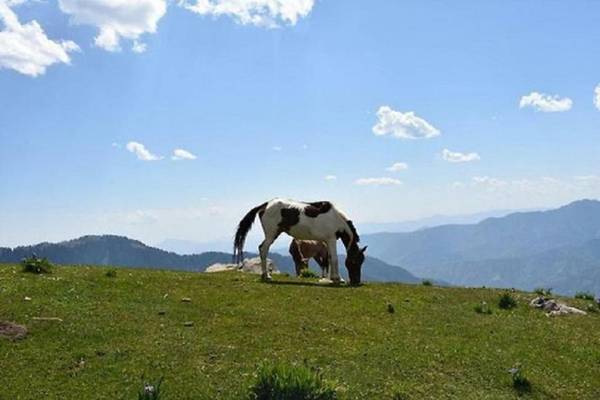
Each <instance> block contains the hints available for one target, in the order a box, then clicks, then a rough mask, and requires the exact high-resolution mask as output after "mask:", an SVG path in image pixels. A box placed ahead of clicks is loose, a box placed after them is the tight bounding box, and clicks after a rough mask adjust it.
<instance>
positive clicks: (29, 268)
mask: <svg viewBox="0 0 600 400" xmlns="http://www.w3.org/2000/svg"><path fill="white" fill-rule="evenodd" d="M21 265H22V266H23V272H31V273H33V274H49V273H51V272H52V271H51V270H52V268H53V267H54V266H53V265H52V263H51V262H50V261H48V259H47V258H46V257H44V258H39V257H38V256H36V255H35V254H33V255H32V256H31V257H28V258H24V259H23V261H21Z"/></svg>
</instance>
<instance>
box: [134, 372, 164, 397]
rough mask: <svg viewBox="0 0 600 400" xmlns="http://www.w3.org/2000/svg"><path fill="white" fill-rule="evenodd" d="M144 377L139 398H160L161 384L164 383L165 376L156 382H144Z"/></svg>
mask: <svg viewBox="0 0 600 400" xmlns="http://www.w3.org/2000/svg"><path fill="white" fill-rule="evenodd" d="M143 380H144V378H143V377H142V385H143V387H142V389H141V390H140V391H139V392H138V400H160V398H161V394H160V386H161V385H162V381H163V378H160V379H159V380H158V382H156V383H146V382H143Z"/></svg>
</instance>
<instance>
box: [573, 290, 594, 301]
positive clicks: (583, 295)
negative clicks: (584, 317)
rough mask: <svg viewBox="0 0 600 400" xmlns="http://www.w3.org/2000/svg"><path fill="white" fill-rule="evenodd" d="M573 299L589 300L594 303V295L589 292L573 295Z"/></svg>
mask: <svg viewBox="0 0 600 400" xmlns="http://www.w3.org/2000/svg"><path fill="white" fill-rule="evenodd" d="M575 298H576V299H582V300H591V301H594V295H593V294H591V293H590V292H577V293H576V294H575Z"/></svg>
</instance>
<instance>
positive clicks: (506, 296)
mask: <svg viewBox="0 0 600 400" xmlns="http://www.w3.org/2000/svg"><path fill="white" fill-rule="evenodd" d="M517 304H518V303H517V299H515V298H514V297H513V296H512V295H511V294H510V293H508V292H504V293H502V295H500V298H499V299H498V307H500V308H502V309H504V310H510V309H511V308H515V307H516V306H517Z"/></svg>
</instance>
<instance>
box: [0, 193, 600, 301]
mask: <svg viewBox="0 0 600 400" xmlns="http://www.w3.org/2000/svg"><path fill="white" fill-rule="evenodd" d="M364 244H367V245H368V246H369V248H368V251H367V253H368V255H369V256H368V257H367V258H366V260H365V264H364V268H363V277H364V280H371V281H400V282H409V283H416V282H419V281H420V280H421V279H420V278H417V277H432V278H434V279H435V280H436V281H438V282H444V283H445V282H447V283H449V284H452V285H460V286H492V287H514V288H519V289H524V290H532V289H534V288H537V287H544V288H552V289H554V291H555V292H557V293H561V294H567V295H572V294H575V293H576V292H578V291H588V292H592V293H595V294H596V295H600V201H597V200H579V201H576V202H573V203H571V204H568V205H565V206H563V207H560V208H557V209H553V210H545V211H533V212H516V213H512V214H509V215H505V216H501V217H491V218H486V219H484V220H482V221H480V222H478V223H474V224H447V225H441V226H436V227H431V228H422V229H419V230H417V231H413V232H383V233H373V234H362V235H361V245H364ZM277 251H278V249H277V248H273V251H272V252H271V254H270V255H269V257H271V258H272V259H273V261H274V262H275V264H276V265H277V266H278V267H279V269H280V270H281V271H282V272H288V273H293V271H294V266H293V261H292V259H291V257H289V256H288V255H287V249H286V248H283V247H282V248H281V249H279V253H278V252H277ZM32 253H36V254H37V255H39V256H46V257H48V258H49V259H50V260H51V261H53V262H55V263H59V264H100V265H114V266H124V267H144V268H166V269H178V270H191V271H204V270H205V269H206V267H207V266H209V265H211V264H213V263H217V262H218V263H228V262H230V261H231V258H232V257H231V254H230V253H227V252H215V251H207V252H202V253H199V254H189V255H181V254H177V253H175V252H170V251H165V250H161V249H158V248H155V247H151V246H147V245H145V244H144V243H142V242H140V241H137V240H132V239H129V238H126V237H121V236H112V235H101V236H84V237H81V238H78V239H74V240H69V241H65V242H60V243H40V244H37V245H34V246H23V247H16V248H14V249H10V248H0V262H18V261H20V260H21V259H22V258H24V257H26V256H29V255H31V254H32ZM248 256H249V257H251V256H255V254H253V253H248ZM343 262H344V256H343V255H340V265H341V266H342V267H341V268H340V272H342V274H344V273H345V268H344V267H343Z"/></svg>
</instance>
